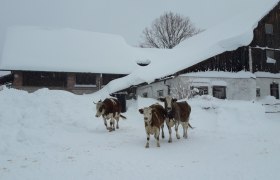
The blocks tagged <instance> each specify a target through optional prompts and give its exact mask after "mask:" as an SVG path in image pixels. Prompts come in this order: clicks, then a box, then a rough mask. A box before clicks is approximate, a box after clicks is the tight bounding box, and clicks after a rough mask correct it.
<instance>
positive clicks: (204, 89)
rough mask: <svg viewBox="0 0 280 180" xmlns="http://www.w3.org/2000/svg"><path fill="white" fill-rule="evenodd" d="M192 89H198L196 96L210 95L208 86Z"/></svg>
mask: <svg viewBox="0 0 280 180" xmlns="http://www.w3.org/2000/svg"><path fill="white" fill-rule="evenodd" d="M191 89H192V90H193V89H197V90H198V92H196V93H195V94H194V95H206V94H208V86H198V87H191Z"/></svg>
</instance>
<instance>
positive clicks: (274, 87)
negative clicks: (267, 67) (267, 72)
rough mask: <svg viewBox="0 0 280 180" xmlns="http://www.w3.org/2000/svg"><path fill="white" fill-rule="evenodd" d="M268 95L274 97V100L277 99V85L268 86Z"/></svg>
mask: <svg viewBox="0 0 280 180" xmlns="http://www.w3.org/2000/svg"><path fill="white" fill-rule="evenodd" d="M270 95H271V96H274V97H275V98H276V99H279V84H277V83H272V84H270Z"/></svg>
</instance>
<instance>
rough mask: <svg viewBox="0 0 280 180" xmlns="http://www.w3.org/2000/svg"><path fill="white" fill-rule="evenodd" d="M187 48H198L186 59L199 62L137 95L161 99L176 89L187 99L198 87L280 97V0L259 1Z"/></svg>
mask: <svg viewBox="0 0 280 180" xmlns="http://www.w3.org/2000/svg"><path fill="white" fill-rule="evenodd" d="M232 32H234V33H232ZM206 36H208V38H205V37H206ZM218 36H220V37H221V38H220V37H218ZM214 38H216V39H214ZM217 39H218V41H217ZM211 41H212V42H213V43H212V44H211ZM192 43H193V44H198V46H197V47H196V48H197V49H200V50H199V51H197V49H195V48H193V46H195V45H193V44H192ZM205 44H206V45H205ZM208 44H210V46H208ZM199 46H200V47H199ZM183 48H186V49H187V48H189V51H186V52H185V53H193V52H191V51H194V53H193V54H194V55H193V56H189V57H187V58H188V59H187V58H186V60H189V61H191V60H193V62H194V63H189V65H187V66H185V67H183V66H182V68H181V69H180V70H178V71H176V73H174V74H172V75H171V76H166V77H165V78H162V79H157V80H156V81H154V82H153V83H151V84H148V85H141V86H139V87H138V88H137V94H138V95H141V96H145V97H153V98H157V97H159V96H165V95H167V94H169V93H171V94H173V95H177V96H178V97H177V98H183V97H184V96H189V95H191V92H192V89H194V88H196V89H197V90H198V91H199V92H197V93H199V94H210V95H213V96H214V97H217V98H221V99H225V98H227V99H243V100H252V99H256V98H261V97H264V96H268V95H271V96H274V97H275V98H277V99H279V92H280V91H279V84H280V74H279V73H280V5H279V2H278V1H275V2H273V3H268V4H266V6H263V7H260V5H258V3H257V5H256V7H255V8H252V10H248V11H246V12H244V13H240V14H239V16H238V15H237V17H236V18H235V19H232V20H230V21H228V22H226V23H224V24H222V25H220V26H218V27H217V28H213V29H211V30H208V31H207V32H205V33H201V34H199V35H197V37H193V38H191V39H190V40H187V41H186V42H183V43H182V45H179V48H178V49H179V50H180V49H183ZM207 48H208V49H207ZM217 49H218V50H217ZM220 49H221V50H220ZM199 53H201V54H199ZM203 56H204V57H203ZM178 69H179V68H178Z"/></svg>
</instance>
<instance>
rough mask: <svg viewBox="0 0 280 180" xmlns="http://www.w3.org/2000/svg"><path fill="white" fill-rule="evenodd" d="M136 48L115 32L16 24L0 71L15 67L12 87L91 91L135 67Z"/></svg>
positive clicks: (9, 32)
mask: <svg viewBox="0 0 280 180" xmlns="http://www.w3.org/2000/svg"><path fill="white" fill-rule="evenodd" d="M135 49H136V48H132V47H130V46H128V45H127V44H126V42H125V41H124V39H123V38H122V37H119V36H117V35H110V34H102V33H96V32H87V31H80V30H73V29H57V28H41V27H12V28H10V29H9V30H8V31H7V37H6V43H5V47H4V50H3V55H2V59H1V61H0V70H4V71H11V72H12V75H13V79H10V81H12V87H14V88H17V89H23V90H27V91H29V92H32V91H35V90H37V89H39V88H44V87H46V88H49V89H62V90H67V91H71V92H73V93H77V94H82V93H91V92H94V91H97V90H99V89H101V88H102V87H103V86H104V85H106V84H107V83H108V82H110V81H111V80H113V79H116V78H120V77H123V76H125V75H127V74H130V73H131V72H132V71H133V70H134V69H135V68H136V67H137V66H139V65H137V62H136V60H137V58H136V57H134V55H137V52H135V51H136V50H135Z"/></svg>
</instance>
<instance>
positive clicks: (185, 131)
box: [182, 122, 189, 139]
mask: <svg viewBox="0 0 280 180" xmlns="http://www.w3.org/2000/svg"><path fill="white" fill-rule="evenodd" d="M182 125H183V129H184V135H183V137H184V138H186V139H187V138H188V127H189V122H184V123H183V124H182Z"/></svg>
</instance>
